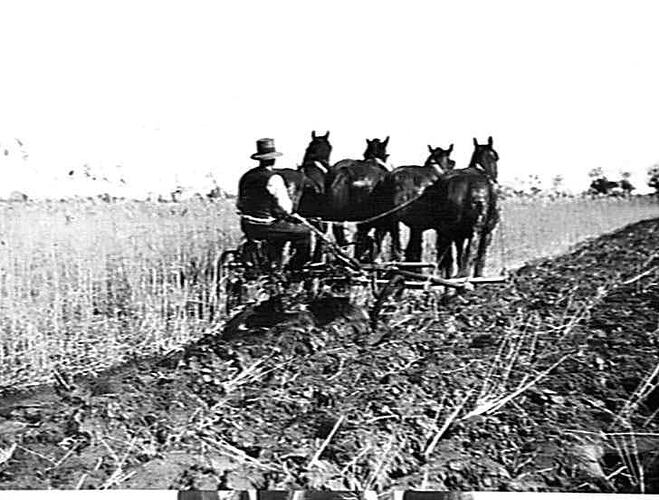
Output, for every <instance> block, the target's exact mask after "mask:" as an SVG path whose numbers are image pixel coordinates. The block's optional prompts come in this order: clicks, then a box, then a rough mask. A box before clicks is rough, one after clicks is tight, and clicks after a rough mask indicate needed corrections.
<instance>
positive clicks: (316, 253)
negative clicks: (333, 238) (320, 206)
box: [312, 222, 327, 262]
mask: <svg viewBox="0 0 659 500" xmlns="http://www.w3.org/2000/svg"><path fill="white" fill-rule="evenodd" d="M312 224H313V225H314V227H315V228H316V229H318V230H320V231H321V232H322V233H323V234H326V233H327V223H326V222H316V223H312ZM315 239H316V241H315V243H314V249H313V257H312V262H321V261H322V260H323V247H324V245H325V243H324V242H323V240H321V239H320V238H319V237H318V236H316V238H315Z"/></svg>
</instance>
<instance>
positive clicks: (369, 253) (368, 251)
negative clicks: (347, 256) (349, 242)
mask: <svg viewBox="0 0 659 500" xmlns="http://www.w3.org/2000/svg"><path fill="white" fill-rule="evenodd" d="M371 229H372V228H370V227H363V226H358V227H357V235H356V242H355V257H356V258H357V259H358V260H359V261H360V262H372V261H373V260H374V258H375V248H374V247H375V244H376V242H375V241H374V240H373V238H371V237H370V236H369V233H370V232H371Z"/></svg>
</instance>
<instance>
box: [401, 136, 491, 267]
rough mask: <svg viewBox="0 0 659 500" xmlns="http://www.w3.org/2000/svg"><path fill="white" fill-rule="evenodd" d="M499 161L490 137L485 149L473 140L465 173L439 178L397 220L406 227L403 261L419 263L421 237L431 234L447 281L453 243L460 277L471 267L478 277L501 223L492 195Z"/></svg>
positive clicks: (452, 173) (457, 172) (451, 173)
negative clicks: (435, 234) (497, 226)
mask: <svg viewBox="0 0 659 500" xmlns="http://www.w3.org/2000/svg"><path fill="white" fill-rule="evenodd" d="M498 160H499V155H498V153H497V152H496V151H495V150H494V148H493V141H492V137H490V138H489V139H488V142H487V144H478V141H477V140H476V139H474V153H473V154H472V157H471V161H470V162H469V166H468V167H467V168H464V169H459V170H452V171H450V172H447V173H444V174H442V175H440V176H439V177H438V179H437V180H436V181H435V182H434V183H432V184H431V185H430V186H428V187H426V188H425V190H424V191H423V193H422V194H421V196H420V197H419V198H418V199H417V200H415V201H414V202H413V203H411V204H410V205H409V206H408V207H406V208H404V209H402V210H401V211H400V214H398V216H397V217H396V218H397V219H398V220H399V221H400V222H403V223H404V224H405V225H406V226H408V227H409V228H410V238H409V243H408V245H407V248H406V250H405V259H406V260H407V261H413V262H418V261H420V260H421V253H422V241H423V240H422V236H423V232H424V231H425V230H427V229H434V230H435V231H436V233H437V243H436V252H437V261H438V263H439V264H440V267H441V268H442V270H443V272H444V274H445V275H446V276H450V275H451V274H452V268H453V257H452V252H451V249H452V245H453V244H455V246H456V254H457V260H458V273H459V275H460V276H469V274H470V272H471V269H472V267H473V266H474V264H475V272H474V274H475V275H476V276H482V274H483V270H484V267H485V258H486V254H487V248H488V246H489V244H490V242H491V240H492V233H493V231H494V229H495V227H496V225H497V224H498V222H499V219H500V216H499V209H498V207H497V191H496V183H497V177H498V170H497V162H498ZM391 206H393V205H391ZM476 245H477V248H476V249H475V250H476V252H475V253H474V252H473V251H474V247H475V246H476Z"/></svg>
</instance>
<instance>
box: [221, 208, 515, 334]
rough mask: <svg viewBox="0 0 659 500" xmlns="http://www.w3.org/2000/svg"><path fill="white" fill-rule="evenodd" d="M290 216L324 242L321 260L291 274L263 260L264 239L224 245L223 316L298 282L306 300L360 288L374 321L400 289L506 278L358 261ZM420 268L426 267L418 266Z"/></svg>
mask: <svg viewBox="0 0 659 500" xmlns="http://www.w3.org/2000/svg"><path fill="white" fill-rule="evenodd" d="M292 217H293V218H295V219H296V220H297V221H298V222H300V223H302V224H304V225H305V226H307V227H309V229H310V230H311V232H312V233H313V234H315V235H316V237H318V238H319V239H320V240H322V241H323V242H324V243H325V245H324V249H325V251H324V252H323V259H322V262H313V263H310V264H308V265H307V266H305V268H304V269H303V270H302V271H300V272H298V273H297V274H296V276H295V277H292V275H291V273H287V272H286V271H284V270H282V268H281V266H280V265H278V264H274V263H271V262H268V260H267V258H266V257H265V254H266V252H265V251H264V245H265V243H264V242H256V241H244V242H243V243H242V244H241V245H240V246H239V247H238V248H237V249H235V250H228V251H225V252H224V253H223V254H222V255H221V257H220V262H219V278H220V282H219V287H220V289H219V292H220V295H221V296H222V295H223V296H224V302H225V309H226V313H227V314H228V315H229V316H232V315H233V314H235V313H236V312H238V311H239V310H240V308H242V307H243V306H246V305H248V304H253V303H255V302H258V301H259V300H261V299H262V298H266V297H270V296H273V295H276V294H285V293H287V292H288V291H289V290H290V289H291V288H296V290H297V292H300V286H297V287H295V286H293V287H292V286H291V285H292V284H295V283H297V284H300V283H301V284H302V287H301V288H302V290H303V291H304V293H305V294H306V297H307V298H308V299H309V300H313V298H315V297H318V296H321V295H324V294H332V295H345V294H349V295H350V296H351V297H352V296H354V295H356V291H361V293H358V294H359V295H361V296H362V297H364V296H366V300H365V302H366V303H367V304H368V305H369V306H370V307H371V311H372V314H371V318H372V319H373V318H375V321H377V317H378V316H379V313H380V311H381V310H382V308H383V307H384V305H385V303H386V302H387V300H388V299H389V298H391V297H392V296H393V295H394V294H396V293H402V291H403V290H405V289H409V290H426V291H437V290H438V289H440V290H441V289H453V290H456V291H458V292H465V291H470V290H472V289H473V288H474V286H476V285H484V284H500V283H503V282H505V281H506V279H507V277H506V276H491V277H476V278H442V277H440V276H438V275H437V273H438V265H437V264H436V263H432V262H396V261H389V262H379V263H360V262H359V261H357V260H356V259H355V258H353V257H352V256H350V255H349V254H347V253H346V252H345V251H344V250H343V249H342V248H340V247H339V246H337V245H336V244H335V243H334V242H333V241H331V240H329V239H328V238H327V237H326V236H325V234H324V233H323V232H322V231H320V230H319V229H317V228H316V227H315V226H313V224H311V223H310V222H308V221H307V220H306V219H304V218H303V217H301V216H299V215H293V216H292ZM422 269H427V270H430V272H429V273H427V274H426V273H423V272H419V271H420V270H422ZM364 291H366V293H363V292H364Z"/></svg>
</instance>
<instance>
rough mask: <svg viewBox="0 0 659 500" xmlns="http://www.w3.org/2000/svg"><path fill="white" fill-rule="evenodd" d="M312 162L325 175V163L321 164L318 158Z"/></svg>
mask: <svg viewBox="0 0 659 500" xmlns="http://www.w3.org/2000/svg"><path fill="white" fill-rule="evenodd" d="M313 163H314V165H316V167H318V168H319V169H320V171H321V172H322V173H323V174H325V175H327V168H326V167H325V165H323V164H322V163H321V162H319V161H318V160H316V161H314V162H313Z"/></svg>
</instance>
